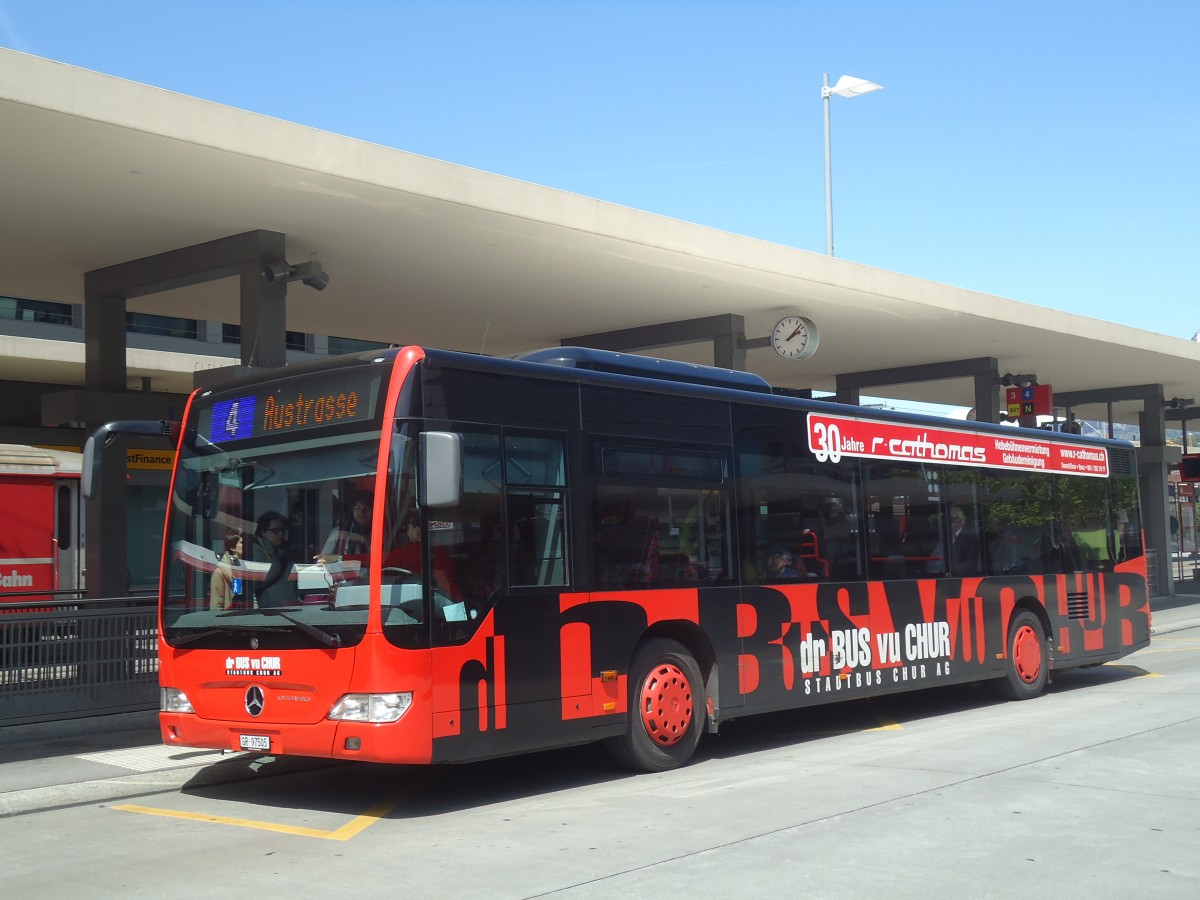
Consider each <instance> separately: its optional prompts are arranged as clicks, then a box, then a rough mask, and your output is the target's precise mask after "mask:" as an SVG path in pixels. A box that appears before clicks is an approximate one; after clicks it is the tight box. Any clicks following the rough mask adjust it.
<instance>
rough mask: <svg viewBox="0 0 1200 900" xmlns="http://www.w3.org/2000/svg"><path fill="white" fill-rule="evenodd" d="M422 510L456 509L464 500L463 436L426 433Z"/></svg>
mask: <svg viewBox="0 0 1200 900" xmlns="http://www.w3.org/2000/svg"><path fill="white" fill-rule="evenodd" d="M420 453H421V480H420V486H419V487H420V497H419V499H420V501H421V506H422V507H424V508H426V509H429V508H432V507H439V506H454V505H456V504H457V503H458V501H459V498H460V497H461V496H462V471H463V466H462V435H461V434H455V433H454V432H452V431H422V432H421V437H420Z"/></svg>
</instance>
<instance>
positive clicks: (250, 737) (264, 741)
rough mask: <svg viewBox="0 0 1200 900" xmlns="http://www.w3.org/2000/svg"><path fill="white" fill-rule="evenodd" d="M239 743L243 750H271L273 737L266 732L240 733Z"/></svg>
mask: <svg viewBox="0 0 1200 900" xmlns="http://www.w3.org/2000/svg"><path fill="white" fill-rule="evenodd" d="M238 743H239V745H240V746H241V748H242V749H243V750H270V749H271V739H270V737H268V736H267V735H265V734H242V735H238Z"/></svg>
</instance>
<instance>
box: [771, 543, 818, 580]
mask: <svg viewBox="0 0 1200 900" xmlns="http://www.w3.org/2000/svg"><path fill="white" fill-rule="evenodd" d="M766 573H767V580H768V581H800V580H802V579H805V578H815V577H816V576H815V575H813V574H812V573H811V572H809V571H808V570H807V569H806V568H804V566H803V565H797V560H796V558H795V556H793V555H792V551H791V550H789V549H787V547H772V548H771V550H770V552H769V553H768V554H767V568H766Z"/></svg>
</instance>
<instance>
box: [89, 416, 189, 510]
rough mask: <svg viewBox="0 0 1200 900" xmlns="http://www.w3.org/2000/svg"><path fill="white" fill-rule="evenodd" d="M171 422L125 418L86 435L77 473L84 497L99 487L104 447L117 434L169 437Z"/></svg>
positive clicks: (171, 427)
mask: <svg viewBox="0 0 1200 900" xmlns="http://www.w3.org/2000/svg"><path fill="white" fill-rule="evenodd" d="M174 426H175V423H173V422H161V421H159V422H156V421H150V420H146V419H125V420H121V421H117V422H108V423H106V424H104V425H101V426H100V427H99V428H97V429H96V430H95V431H93V432H92V433H91V435H89V436H88V439H87V441H86V442H85V443H84V445H83V469H82V471H81V472H80V473H79V480H80V485H79V488H80V490H81V491H82V492H83V496H84V499H86V500H91V499H92V498H93V497H94V496H95V495H96V490H97V489H98V488H99V487H100V464H101V460H102V459H103V456H104V448H105V447H107V446H108V445H109V444H111V443H112V442H113V438H114V437H116V436H117V435H118V434H140V435H151V436H154V437H168V438H169V437H170V436H171V434H172V432H173V431H174Z"/></svg>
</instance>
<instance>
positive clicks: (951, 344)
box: [0, 50, 1200, 421]
mask: <svg viewBox="0 0 1200 900" xmlns="http://www.w3.org/2000/svg"><path fill="white" fill-rule="evenodd" d="M0 158H2V159H3V160H4V164H3V168H2V169H0V196H3V198H4V213H3V216H2V217H0V294H3V295H7V296H16V297H28V298H34V299H41V300H52V301H58V302H69V303H81V302H82V301H83V275H84V273H85V272H87V271H90V270H92V269H97V268H103V267H106V266H110V265H114V264H117V263H122V262H126V261H129V260H134V259H139V258H141V257H145V256H150V255H153V254H157V253H162V252H164V251H168V250H173V249H176V248H180V247H185V246H189V245H192V244H197V243H201V242H205V241H210V240H214V239H217V238H222V237H226V236H229V235H234V234H239V233H242V232H246V231H252V230H255V229H267V230H271V231H279V232H283V233H285V234H286V235H287V240H288V258H289V261H290V262H292V263H297V262H303V261H305V260H306V259H308V258H310V255H311V254H315V256H316V258H317V259H319V260H320V262H321V263H322V264H323V265H324V267H325V270H326V271H327V272H328V273H329V275H330V278H331V281H330V284H329V286H328V288H327V289H326V290H324V291H323V292H319V293H318V292H316V291H313V290H311V289H308V288H305V287H303V286H301V285H299V284H294V285H292V286H291V288H290V289H289V291H288V301H287V302H288V307H287V321H288V328H289V329H292V330H297V331H305V332H311V333H315V334H332V335H339V336H344V337H358V338H365V339H370V340H380V341H388V342H394V343H400V344H407V343H426V344H430V345H435V346H441V347H447V348H451V349H458V350H467V351H474V352H479V351H483V352H486V353H489V354H493V355H509V354H514V353H518V352H520V351H523V350H529V349H533V348H537V347H544V346H553V345H556V344H558V343H559V342H560V341H561V340H562V339H563V338H565V337H568V336H571V335H578V334H588V333H594V332H603V331H609V330H615V329H622V328H629V327H633V326H639V325H652V324H656V323H660V322H670V321H675V320H680V319H688V318H693V317H701V316H713V315H721V314H725V313H734V314H738V315H741V316H744V317H745V324H746V335H747V337H748V338H755V337H762V336H765V335H766V334H768V333H769V331H770V328H771V326H772V325H773V324H774V322H775V321H776V320H777V319H778V318H779V317H780V316H781V315H782V314H785V313H795V312H799V313H802V314H805V315H807V316H809V317H811V318H812V319H813V320H814V321H815V322H816V323H817V325H818V327H819V329H820V335H821V337H820V349H819V350H818V352H817V353H816V355H815V356H814V357H813V358H811V359H809V360H807V361H804V362H794V361H788V360H783V359H779V358H777V357H776V356H775V354H773V353H772V352H771V351H770V350H769V349H754V350H750V351H748V353H747V368H748V369H749V370H751V371H754V372H757V373H759V374H761V375H762V376H764V377H765V378H766V379H767V380H769V381H770V382H771V383H772V384H776V385H780V386H788V387H800V388H803V387H808V388H813V389H816V390H821V391H832V390H833V388H834V385H835V378H836V376H837V374H838V373H846V372H855V371H861V370H864V369H881V368H892V367H900V366H912V365H922V364H930V363H936V362H940V361H946V360H957V359H969V358H974V357H996V358H997V359H998V360H999V367H1000V372H1001V373H1003V372H1006V371H1008V372H1014V373H1018V372H1033V373H1037V374H1038V375H1039V376H1040V380H1041V381H1042V382H1043V383H1051V384H1053V386H1054V389H1055V391H1056V392H1065V391H1081V390H1100V389H1104V388H1109V387H1118V386H1123V385H1139V384H1148V383H1162V384H1163V386H1164V392H1165V396H1166V397H1168V398H1170V397H1173V396H1182V397H1200V365H1197V364H1198V363H1200V345H1198V344H1195V343H1193V342H1190V341H1186V340H1182V339H1180V338H1174V337H1168V336H1165V335H1159V334H1154V333H1150V332H1145V331H1139V330H1136V329H1130V328H1128V327H1125V326H1121V325H1116V324H1112V323H1107V322H1103V321H1099V320H1096V319H1090V318H1086V317H1082V316H1077V315H1071V314H1067V313H1061V312H1056V311H1053V310H1048V309H1044V308H1040V307H1036V306H1032V305H1028V304H1023V303H1019V302H1016V301H1013V300H1007V299H1003V298H999V297H994V296H989V295H985V294H981V293H977V292H973V291H969V290H964V289H960V288H955V287H949V286H946V285H942V284H937V283H934V282H929V281H924V280H921V279H917V278H912V277H909V276H905V275H900V274H896V273H893V272H886V271H882V270H879V269H873V268H870V267H868V266H864V265H860V264H857V263H853V262H849V261H846V260H840V259H833V258H829V257H826V256H823V255H820V254H816V253H811V252H808V251H803V250H796V249H793V248H789V247H784V246H780V245H776V244H771V243H767V242H764V241H760V240H755V239H751V238H747V237H742V236H738V235H734V234H729V233H725V232H721V231H717V230H714V229H711V228H706V227H702V226H699V225H693V224H688V223H685V222H680V221H677V220H673V219H668V218H664V217H661V216H657V215H652V214H650V213H645V212H640V211H637V210H633V209H628V208H625V207H620V206H616V205H613V204H609V203H604V202H601V201H598V200H592V199H589V198H586V197H582V196H578V195H574V194H570V193H566V192H563V191H558V190H553V189H550V188H545V187H540V186H537V185H533V184H528V183H525V182H520V181H516V180H513V179H509V178H505V177H502V176H498V175H492V174H488V173H484V172H480V171H476V170H472V169H467V168H464V167H461V166H456V165H451V164H449V163H443V162H439V161H436V160H432V159H428V158H425V157H419V156H415V155H412V154H409V153H405V152H402V151H399V150H393V149H390V148H387V147H382V146H379V145H375V144H370V143H366V142H363V141H359V140H355V139H352V138H347V137H342V136H338V135H334V134H329V133H326V132H322V131H318V130H314V129H311V128H307V127H304V126H300V125H296V124H292V123H289V122H285V121H281V120H278V119H273V118H269V117H265V116H261V115H257V114H252V113H248V112H244V111H241V110H237V109H232V108H230V107H226V106H221V105H219V104H215V103H210V102H206V101H202V100H199V99H196V98H192V97H188V96H184V95H180V94H175V93H171V92H168V91H163V90H160V89H157V88H152V87H147V86H145V85H141V84H136V83H133V82H129V81H123V80H121V79H117V78H112V77H109V76H106V75H101V74H98V73H95V72H90V71H87V70H83V69H78V68H74V67H71V66H67V65H63V64H60V63H55V62H50V61H47V60H43V59H39V58H37V57H31V56H27V55H24V54H20V53H16V52H14V51H8V50H0ZM129 309H130V310H133V311H144V312H154V313H157V314H160V315H168V316H182V317H185V318H193V319H202V320H216V321H225V322H236V321H237V320H238V290H237V283H236V281H235V280H234V279H226V280H224V281H218V282H213V283H210V284H207V285H203V286H200V287H195V288H188V289H184V290H178V291H173V292H170V293H165V294H159V295H154V296H151V297H146V298H142V299H138V300H131V301H129ZM6 340H7V341H9V342H12V341H15V342H16V343H6V344H4V346H0V353H4V352H7V353H10V354H16V355H17V356H18V357H19V358H3V359H0V378H12V379H17V380H45V381H51V382H60V383H65V384H80V383H82V381H83V349H82V347H80V348H79V350H78V354H77V356H78V359H77V360H74V359H70V358H68V359H66V360H64V359H63V358H62V356H63V354H62V352H61V350H57V351H54V352H48V351H47V350H46V348H45V347H44V346H42V344H40V343H39V342H37V341H31V340H29V339H23V338H8V339H6ZM42 343H45V342H42ZM654 352H655V353H656V354H657V355H661V356H666V357H669V358H674V359H682V360H685V361H689V362H700V363H708V364H711V363H712V361H713V357H712V350H711V345H709V344H691V345H682V346H675V347H668V348H664V349H662V350H661V351H654ZM43 356H44V357H48V358H46V359H45V360H44V361H42V362H39V360H38V357H43ZM228 361H229V360H227V359H226V360H221V361H220V362H228ZM214 364H215V362H214ZM195 365H196V363H195V357H194V354H188V353H180V354H178V355H177V356H176V355H175V354H171V353H161V352H152V351H139V350H135V349H131V350H130V352H129V366H130V368H129V376H130V378H131V380H133V381H135V380H136V379H138V378H140V377H142V376H149V377H152V378H153V386H154V388H155V389H161V390H174V391H184V390H187V389H189V388H190V384H191V370H192V368H194V367H195ZM972 391H973V387H972V383H971V381H970V380H969V379H966V378H963V379H956V380H950V381H944V382H924V383H919V384H913V385H907V386H893V387H888V388H886V389H880V390H879V391H878V392H871V391H867V393H878V394H879V395H882V396H887V397H894V398H897V399H902V400H912V401H923V402H931V403H946V404H953V405H960V406H970V405H972V403H973V393H972ZM1140 408H1141V404H1140V402H1124V403H1118V404H1116V406H1115V408H1114V411H1115V414H1116V416H1115V417H1116V419H1117V420H1118V421H1136V413H1137V411H1139V410H1140ZM1079 413H1080V415H1081V416H1083V415H1088V416H1091V417H1096V418H1103V416H1104V413H1103V409H1102V408H1101V409H1100V410H1094V411H1093V410H1091V409H1090V408H1089V409H1084V408H1080V409H1079Z"/></svg>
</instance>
